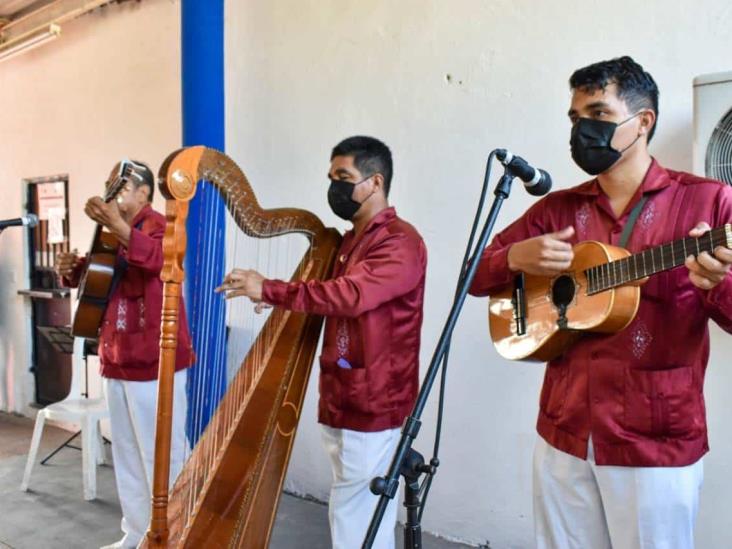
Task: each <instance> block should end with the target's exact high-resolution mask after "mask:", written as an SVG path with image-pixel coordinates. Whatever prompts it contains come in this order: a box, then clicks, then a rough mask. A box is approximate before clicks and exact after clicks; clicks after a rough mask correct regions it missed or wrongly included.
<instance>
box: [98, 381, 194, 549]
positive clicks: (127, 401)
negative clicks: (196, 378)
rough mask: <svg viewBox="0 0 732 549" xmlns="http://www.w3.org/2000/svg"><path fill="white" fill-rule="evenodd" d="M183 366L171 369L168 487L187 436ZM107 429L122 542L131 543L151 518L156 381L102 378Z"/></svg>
mask: <svg viewBox="0 0 732 549" xmlns="http://www.w3.org/2000/svg"><path fill="white" fill-rule="evenodd" d="M186 376H187V370H179V371H178V372H176V374H175V380H174V384H175V386H174V392H173V430H172V440H171V460H170V487H171V488H172V487H173V482H174V481H175V479H176V477H177V476H178V473H179V472H180V470H181V468H182V466H183V460H184V457H185V453H186V447H187V441H186V433H185V419H186ZM104 393H105V395H106V397H107V405H108V406H109V422H110V425H111V429H112V457H113V458H114V476H115V480H116V481H117V493H118V494H119V502H120V505H121V506H122V531H123V532H124V534H125V535H124V537H123V538H122V547H123V548H125V549H127V548H134V547H137V545H138V544H139V543H140V542H141V541H142V539H143V537H144V536H145V532H146V531H147V527H148V525H149V523H150V504H151V496H152V474H153V458H154V455H155V422H156V416H157V414H156V408H157V400H158V382H157V380H155V381H123V380H121V379H107V378H105V380H104Z"/></svg>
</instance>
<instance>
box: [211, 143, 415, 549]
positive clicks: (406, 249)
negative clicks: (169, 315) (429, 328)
mask: <svg viewBox="0 0 732 549" xmlns="http://www.w3.org/2000/svg"><path fill="white" fill-rule="evenodd" d="M391 177H392V159H391V152H390V151H389V148H388V147H387V146H386V145H385V144H384V143H382V142H381V141H379V140H377V139H374V138H371V137H362V136H357V137H350V138H348V139H345V140H344V141H342V142H341V143H339V144H338V145H337V146H336V147H335V148H334V149H333V152H332V154H331V165H330V171H329V173H328V178H329V179H330V187H329V189H328V203H329V204H330V206H331V208H332V210H333V212H334V213H335V214H336V215H338V216H339V217H341V218H342V219H345V220H348V221H350V222H351V223H352V224H353V229H352V230H350V231H348V232H347V233H346V234H345V236H344V238H343V242H342V244H341V247H340V250H339V251H338V256H337V260H336V265H335V267H334V272H333V277H332V278H331V279H330V280H327V281H318V280H311V281H308V282H283V281H280V280H268V279H266V278H265V277H264V276H262V275H261V274H259V273H258V272H256V271H252V270H243V269H234V270H233V271H232V272H231V273H229V274H228V275H227V276H226V278H225V279H224V283H223V284H222V286H221V287H220V288H219V289H218V290H219V291H225V292H226V297H227V298H232V297H237V296H246V297H249V298H250V299H251V300H252V301H254V302H256V303H258V305H257V307H258V308H261V307H262V306H266V305H271V306H275V307H283V308H286V309H290V310H293V311H299V312H306V313H311V314H317V315H324V316H326V317H327V319H326V324H325V334H324V338H323V351H322V354H321V356H320V401H319V405H318V421H319V422H320V423H321V424H322V436H323V444H324V447H325V450H326V452H327V453H328V456H329V458H330V461H331V467H332V472H333V483H332V485H331V492H330V504H329V519H330V531H331V538H332V541H333V547H334V548H338V549H340V548H343V549H351V548H353V547H360V545H361V543H362V541H363V538H364V535H365V534H366V529H367V527H368V524H369V521H370V518H371V515H372V513H373V510H374V508H375V506H376V502H377V499H376V497H375V496H374V495H372V494H371V492H370V491H369V482H370V480H371V479H372V478H373V477H375V476H378V475H381V474H383V473H384V472H385V471H386V469H387V468H388V466H389V463H390V461H391V457H392V455H393V453H394V451H395V449H396V445H397V442H398V439H399V427H400V426H401V424H402V423H403V421H404V419H405V418H406V417H407V415H408V414H409V412H410V411H411V409H412V407H413V405H414V401H415V399H416V396H417V389H418V374H419V343H420V328H421V325H422V302H423V297H424V283H425V270H426V266H427V251H426V248H425V245H424V242H423V241H422V237H421V236H420V235H419V233H418V232H417V231H416V230H415V229H414V227H412V226H411V225H410V224H409V223H407V222H405V221H403V220H402V219H400V218H399V217H397V215H396V212H395V210H394V208H393V207H390V206H389V203H388V195H389V187H390V183H391ZM396 516H397V509H396V499H394V500H392V501H391V502H390V504H389V507H388V509H387V512H386V515H385V517H384V521H383V523H382V526H381V529H380V530H379V533H378V535H377V537H376V541H375V543H374V547H377V548H391V547H394V527H395V525H396Z"/></svg>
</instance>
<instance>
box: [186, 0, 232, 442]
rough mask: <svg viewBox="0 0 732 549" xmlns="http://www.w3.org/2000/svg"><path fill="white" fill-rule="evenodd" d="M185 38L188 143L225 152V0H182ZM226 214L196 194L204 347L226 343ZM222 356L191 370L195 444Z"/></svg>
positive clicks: (194, 266) (196, 329) (190, 270)
mask: <svg viewBox="0 0 732 549" xmlns="http://www.w3.org/2000/svg"><path fill="white" fill-rule="evenodd" d="M181 40H182V44H181V50H182V64H181V67H182V104H183V113H182V114H183V146H194V145H205V146H207V147H211V148H213V149H218V150H220V151H222V152H223V151H224V150H225V146H224V145H225V102H224V0H183V1H182V3H181ZM224 216H225V211H224V204H223V203H222V202H221V201H220V200H218V197H217V196H212V195H211V194H210V193H209V194H205V193H202V192H199V193H196V196H195V198H194V199H193V200H192V201H191V203H190V211H189V213H188V231H187V233H188V249H189V250H199V251H201V252H200V253H199V254H198V255H197V254H193V253H190V254H188V255H187V257H186V259H185V271H186V285H185V298H186V306H187V312H188V322H189V326H190V329H191V336H192V340H193V345H194V349H200V348H201V342H202V341H204V340H206V341H208V342H211V343H213V344H215V345H220V346H221V347H223V346H224V345H225V344H226V340H225V334H226V330H225V308H224V303H223V300H212V299H211V296H212V295H213V293H212V292H213V289H214V288H215V287H216V286H218V284H219V283H220V282H221V280H222V279H223V277H224V274H225V273H224V268H225V257H224V250H225V246H224V238H225V235H224V234H222V233H223V229H222V227H223V226H224V222H223V221H224ZM217 221H218V222H217ZM201 254H203V255H201ZM204 264H205V266H206V271H205V272H206V273H207V276H204V274H203V271H202V268H203V267H204ZM204 316H205V317H206V318H205V319H204ZM221 347H220V348H221ZM220 355H221V356H220V357H219V360H218V361H217V362H211V361H210V360H209V361H207V363H206V364H196V367H195V368H192V369H191V370H190V371H189V374H188V376H189V378H188V420H187V425H186V428H187V432H188V437H189V440H190V442H191V444H192V445H193V444H195V443H196V441H197V440H198V437H199V436H200V434H201V432H202V431H203V429H204V428H205V426H206V425H207V423H208V420H209V419H210V417H211V414H212V413H213V410H215V408H216V405H217V403H218V401H219V399H220V397H221V395H222V394H223V393H224V390H225V379H226V376H225V375H221V373H222V372H224V371H225V368H226V358H225V353H221V354H220ZM197 387H201V388H202V389H203V390H198V391H197V390H195V388H197ZM194 418H195V420H194Z"/></svg>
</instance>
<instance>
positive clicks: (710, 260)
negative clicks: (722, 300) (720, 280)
mask: <svg viewBox="0 0 732 549" xmlns="http://www.w3.org/2000/svg"><path fill="white" fill-rule="evenodd" d="M696 261H697V263H699V265H701V266H702V267H704V269H706V270H707V271H708V272H710V273H717V274H720V275H725V274H727V271H728V270H729V265H725V264H724V263H722V262H721V261H719V260H718V259H717V258H716V257H714V256H713V255H711V254H709V253H707V252H702V253H700V254H699V256H698V257H697V258H696Z"/></svg>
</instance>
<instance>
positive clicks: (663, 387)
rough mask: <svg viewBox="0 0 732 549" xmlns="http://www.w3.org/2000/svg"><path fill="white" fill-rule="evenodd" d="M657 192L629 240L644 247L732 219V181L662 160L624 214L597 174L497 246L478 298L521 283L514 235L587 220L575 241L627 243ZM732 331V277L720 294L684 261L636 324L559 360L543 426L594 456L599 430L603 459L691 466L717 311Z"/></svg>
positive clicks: (556, 196)
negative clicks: (512, 255)
mask: <svg viewBox="0 0 732 549" xmlns="http://www.w3.org/2000/svg"><path fill="white" fill-rule="evenodd" d="M642 195H648V197H649V198H648V201H647V202H646V204H645V206H644V207H643V210H642V212H641V214H640V217H639V218H638V220H637V221H636V224H635V226H634V228H633V232H632V235H631V237H630V240H629V242H628V245H627V248H628V249H630V250H631V251H632V252H634V253H635V252H640V251H642V250H644V249H646V248H649V247H653V246H657V245H659V244H663V243H666V242H669V241H672V240H675V239H678V238H683V237H685V236H688V233H689V231H690V230H691V229H692V228H693V227H694V226H695V225H696V224H697V223H698V222H700V221H706V222H707V223H709V225H711V226H712V227H718V226H720V225H723V224H725V223H730V222H732V188H730V187H729V186H726V185H723V184H721V183H719V182H717V181H712V180H709V179H702V178H699V177H695V176H693V175H690V174H687V173H681V172H673V171H670V170H666V169H664V168H662V167H661V166H660V165H659V164H658V163H657V162H656V161H655V160H654V161H653V163H652V164H651V166H650V168H649V170H648V173H647V174H646V177H645V179H644V180H643V184H642V185H641V187H640V188H639V189H638V192H637V193H636V195H635V196H634V197H633V199H632V200H631V201H630V203H629V204H628V206H627V208H626V209H625V211H624V212H623V214H622V215H621V216H620V217H616V216H615V215H614V213H613V211H612V208H611V206H610V202H609V200H608V197H607V195H605V193H604V192H603V191H602V189H601V187H600V186H599V184H598V182H597V180H596V179H594V180H591V181H588V182H586V183H584V184H582V185H579V186H578V187H574V188H572V189H568V190H563V191H558V192H554V193H551V194H550V195H548V196H547V197H545V198H544V199H542V200H540V201H539V202H537V203H536V204H534V205H533V206H532V207H531V208H530V209H529V211H528V212H527V213H526V214H524V216H522V217H521V218H520V219H519V220H518V221H516V222H515V223H513V224H512V225H511V226H509V227H508V228H507V229H506V230H504V231H503V232H501V233H500V234H498V235H497V236H496V237H495V239H494V240H493V242H492V243H491V245H490V246H489V247H488V248H486V249H485V251H484V253H483V256H482V259H481V264H480V266H479V268H478V271H477V274H476V278H475V281H474V283H473V285H472V288H471V290H470V291H471V293H472V294H473V295H479V296H483V295H490V294H492V293H495V292H496V291H498V290H499V289H501V288H502V287H505V286H506V284H508V283H510V282H511V281H512V279H513V276H514V274H513V273H512V272H511V271H510V270H509V268H508V263H507V255H508V249H509V247H510V245H511V244H512V243H514V242H518V241H521V240H525V239H527V238H531V237H534V236H538V235H541V234H545V233H550V232H553V231H557V230H560V229H562V228H564V227H567V226H569V225H571V226H573V227H574V228H575V237H574V238H573V243H577V242H580V241H583V240H597V241H600V242H604V243H610V244H614V245H617V244H618V240H619V239H620V235H621V233H622V231H623V227H624V226H625V223H626V221H627V219H628V216H629V214H630V212H631V211H632V209H633V207H634V206H635V205H636V204H637V203H638V201H639V200H640V199H641V196H642ZM710 318H712V319H713V320H715V321H716V322H717V323H718V324H719V325H720V326H721V327H722V328H723V329H724V330H726V331H727V332H732V275H728V276H727V277H726V278H725V279H724V281H723V282H721V283H720V284H719V285H718V286H716V287H715V288H714V289H713V290H711V291H703V290H700V289H698V288H696V287H695V286H694V285H693V284H692V283H691V281H690V280H689V276H688V270H687V269H686V268H684V267H679V268H677V269H674V270H672V271H666V272H664V273H660V274H657V275H654V276H652V277H651V278H650V279H649V280H648V282H647V283H646V284H645V285H644V286H642V289H641V302H640V308H639V309H638V313H637V315H636V317H635V319H634V320H633V322H632V323H631V324H630V325H629V326H628V327H627V328H625V329H624V330H623V331H621V332H619V333H617V334H611V335H605V334H588V335H586V336H584V337H583V338H581V339H580V340H579V341H578V342H577V343H575V344H574V345H573V346H572V347H571V348H570V349H569V350H567V351H566V352H565V353H564V354H563V355H562V356H560V357H559V358H556V359H554V360H552V361H551V362H549V363H548V365H547V368H546V373H545V376H544V385H543V387H542V391H541V397H540V410H539V419H538V423H537V430H538V432H539V434H540V435H541V436H542V437H543V438H544V439H545V440H546V441H547V442H548V443H549V444H551V445H552V446H554V447H555V448H558V449H559V450H562V451H564V452H566V453H569V454H572V455H574V456H577V457H579V458H582V459H586V458H587V441H588V438H589V436H590V434H591V435H592V443H593V447H594V450H595V459H596V461H597V463H598V464H599V465H627V466H682V465H688V464H691V463H694V462H696V461H697V460H698V459H699V458H700V457H701V456H702V455H704V454H705V453H706V452H707V451H708V450H709V446H708V442H707V426H706V414H705V407H704V395H703V393H702V390H703V385H704V373H705V370H706V366H707V361H708V358H709V331H708V327H707V324H708V319H710Z"/></svg>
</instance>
